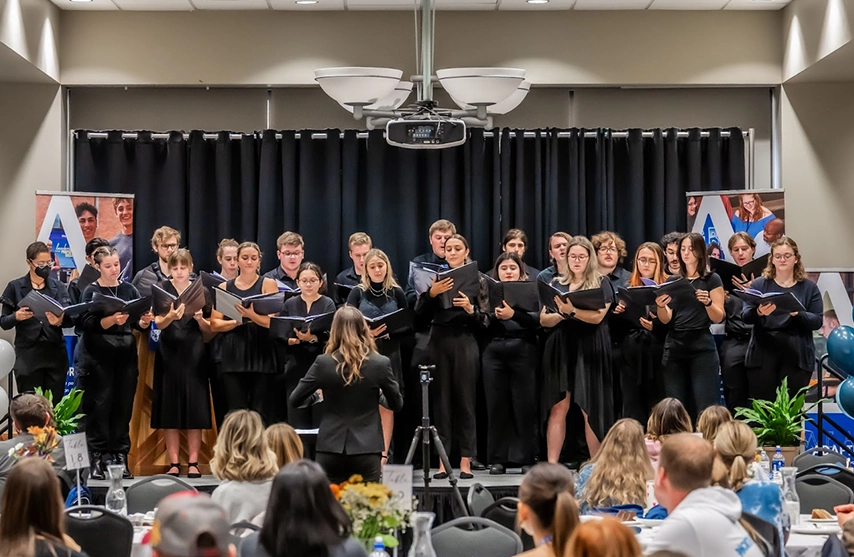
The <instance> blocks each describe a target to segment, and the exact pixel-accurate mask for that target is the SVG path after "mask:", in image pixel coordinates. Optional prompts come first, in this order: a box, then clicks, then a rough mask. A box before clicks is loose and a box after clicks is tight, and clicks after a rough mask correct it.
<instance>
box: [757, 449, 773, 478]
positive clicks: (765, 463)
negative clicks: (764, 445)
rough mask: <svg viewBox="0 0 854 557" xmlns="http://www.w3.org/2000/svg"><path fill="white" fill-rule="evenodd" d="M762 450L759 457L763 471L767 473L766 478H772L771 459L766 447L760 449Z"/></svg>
mask: <svg viewBox="0 0 854 557" xmlns="http://www.w3.org/2000/svg"><path fill="white" fill-rule="evenodd" d="M760 450H761V451H762V453H761V455H760V457H759V466H760V467H761V468H762V472H763V473H764V474H765V479H768V480H770V479H771V459H770V458H768V453H766V452H765V449H760Z"/></svg>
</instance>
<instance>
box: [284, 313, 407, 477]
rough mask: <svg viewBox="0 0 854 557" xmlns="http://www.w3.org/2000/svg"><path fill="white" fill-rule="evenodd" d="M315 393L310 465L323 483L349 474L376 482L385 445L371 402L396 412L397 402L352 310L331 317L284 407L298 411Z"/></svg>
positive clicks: (387, 370)
mask: <svg viewBox="0 0 854 557" xmlns="http://www.w3.org/2000/svg"><path fill="white" fill-rule="evenodd" d="M318 390H322V392H323V399H324V400H325V401H326V404H325V406H326V408H325V409H324V412H323V418H322V419H321V421H320V432H319V433H318V435H317V458H316V460H317V462H319V463H320V464H321V466H323V468H324V470H326V474H327V476H329V481H331V482H332V483H339V482H342V481H345V480H346V479H347V478H349V477H350V476H352V475H353V474H360V475H361V476H362V477H363V478H364V479H365V481H369V482H370V481H379V479H380V473H381V462H382V452H383V449H384V447H385V444H384V441H383V431H382V420H381V418H380V413H379V409H378V407H377V401H379V402H380V405H383V406H386V407H387V408H388V409H389V410H391V411H392V412H396V411H398V410H400V409H401V408H402V407H403V397H402V396H401V394H400V389H399V387H398V385H397V381H396V380H395V377H394V371H393V370H392V368H391V362H390V361H389V359H388V358H387V357H385V356H383V355H382V354H379V353H377V350H376V344H375V342H374V337H373V335H371V331H370V329H369V328H368V324H367V323H366V322H365V318H364V317H363V316H362V314H361V312H360V311H359V310H358V309H356V308H354V307H350V306H344V307H342V308H341V309H339V310H338V311H337V312H336V313H335V318H334V319H333V321H332V329H331V330H330V333H329V342H327V344H326V349H325V350H324V353H323V354H321V355H320V356H318V357H317V359H316V360H315V361H314V364H312V366H311V368H309V370H308V373H306V375H305V377H303V378H302V379H301V380H300V382H299V385H297V388H296V389H295V390H294V392H293V394H291V398H290V404H291V405H293V406H295V407H296V406H300V405H302V404H303V403H305V401H306V400H307V399H309V398H311V397H313V396H316V393H317V391H318Z"/></svg>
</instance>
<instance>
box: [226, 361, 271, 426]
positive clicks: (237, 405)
mask: <svg viewBox="0 0 854 557" xmlns="http://www.w3.org/2000/svg"><path fill="white" fill-rule="evenodd" d="M272 377H273V374H271V373H258V372H238V373H223V374H222V383H223V386H224V387H225V398H226V400H227V401H228V411H229V412H231V411H233V410H254V411H255V412H258V413H259V414H260V415H261V419H262V420H264V423H265V424H269V423H270V421H269V420H270V410H269V408H268V402H269V400H270V383H271V382H272ZM281 403H282V404H284V403H285V401H281Z"/></svg>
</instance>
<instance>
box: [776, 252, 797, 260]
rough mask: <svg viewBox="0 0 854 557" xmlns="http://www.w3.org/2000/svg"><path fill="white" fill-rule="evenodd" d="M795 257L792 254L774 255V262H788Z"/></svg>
mask: <svg viewBox="0 0 854 557" xmlns="http://www.w3.org/2000/svg"><path fill="white" fill-rule="evenodd" d="M794 256H795V254H794V253H775V254H774V261H788V260H789V259H791V258H793V257H794Z"/></svg>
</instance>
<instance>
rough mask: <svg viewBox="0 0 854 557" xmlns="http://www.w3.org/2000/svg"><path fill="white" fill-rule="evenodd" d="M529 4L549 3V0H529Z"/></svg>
mask: <svg viewBox="0 0 854 557" xmlns="http://www.w3.org/2000/svg"><path fill="white" fill-rule="evenodd" d="M527 2H528V4H548V3H549V0H527Z"/></svg>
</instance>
